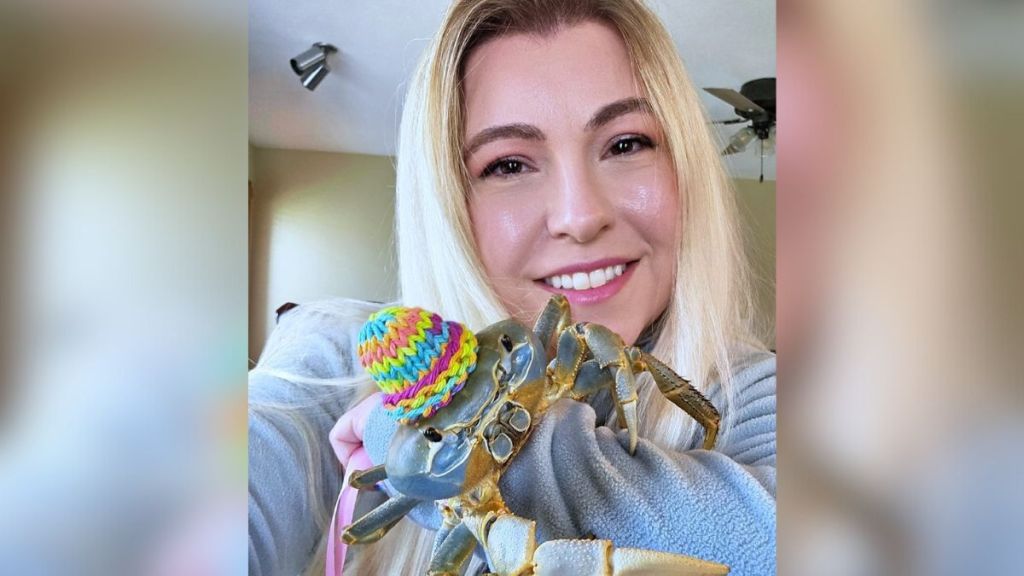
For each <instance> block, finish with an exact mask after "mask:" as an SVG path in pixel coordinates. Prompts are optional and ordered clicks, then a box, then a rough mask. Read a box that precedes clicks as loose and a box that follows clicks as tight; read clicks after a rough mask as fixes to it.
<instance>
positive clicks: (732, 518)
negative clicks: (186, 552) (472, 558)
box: [249, 301, 775, 576]
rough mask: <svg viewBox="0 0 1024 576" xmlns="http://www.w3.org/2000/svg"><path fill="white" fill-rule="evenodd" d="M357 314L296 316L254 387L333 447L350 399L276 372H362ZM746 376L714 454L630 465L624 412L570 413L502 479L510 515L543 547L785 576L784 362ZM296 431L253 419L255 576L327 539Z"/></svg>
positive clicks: (383, 428) (574, 408)
mask: <svg viewBox="0 0 1024 576" xmlns="http://www.w3.org/2000/svg"><path fill="white" fill-rule="evenodd" d="M348 306H350V304H349V303H346V302H345V301H332V302H327V303H316V304H311V305H303V306H300V307H298V308H296V309H294V310H292V311H290V312H288V313H287V314H285V315H284V316H282V318H281V321H280V323H279V325H278V327H277V328H276V329H275V331H274V333H273V334H272V335H271V337H270V340H269V341H268V343H267V346H266V348H265V351H264V353H263V355H262V357H261V359H260V363H259V365H258V366H257V369H256V370H254V371H253V374H252V375H251V376H250V384H249V390H250V391H249V394H250V403H251V404H255V403H259V402H266V401H270V402H275V403H280V404H288V405H292V406H301V412H300V413H301V414H302V417H301V420H298V422H299V423H300V425H306V426H308V427H309V429H310V430H312V431H315V432H316V433H319V434H322V435H323V436H324V437H326V435H327V433H328V432H329V431H330V429H331V427H332V426H333V424H334V421H335V420H336V419H337V417H338V416H339V415H340V414H341V413H342V412H343V411H344V409H345V406H346V405H347V402H348V398H347V397H345V395H344V394H339V393H337V392H336V391H335V392H333V393H331V394H327V395H326V396H325V394H324V391H323V390H321V389H318V388H317V387H306V386H295V385H294V384H291V383H288V382H285V381H283V380H280V379H278V378H276V377H273V376H271V375H269V374H267V371H268V370H285V371H288V372H290V373H293V374H299V375H305V376H314V377H318V378H329V377H338V376H345V375H349V374H352V373H353V371H354V370H356V369H357V366H358V363H357V360H356V358H355V352H354V348H355V342H356V337H357V334H358V330H359V328H360V326H361V322H359V321H353V317H354V316H355V314H351V313H348V314H346V313H345V312H346V311H348V312H351V308H348ZM734 371H735V374H736V376H735V389H736V399H737V402H736V406H735V408H734V411H735V413H734V414H731V415H728V414H723V419H722V420H723V423H729V422H731V430H728V431H727V433H724V434H723V436H724V440H725V441H724V442H722V441H720V442H719V445H718V446H716V448H715V451H713V452H708V451H705V450H699V449H696V447H695V446H692V445H691V446H680V447H679V448H678V449H677V450H663V449H660V448H658V447H656V446H654V445H653V444H652V443H650V442H647V441H645V440H643V439H641V441H640V444H639V446H638V447H637V451H636V454H635V455H632V456H630V455H629V453H628V450H627V447H628V438H627V436H626V433H625V432H624V431H619V430H612V429H611V428H608V427H605V426H602V424H603V420H602V419H601V418H600V417H599V416H598V415H599V414H600V415H604V414H607V413H610V412H611V406H610V405H608V400H607V396H603V397H599V398H597V399H595V400H594V401H593V402H592V404H594V407H592V406H591V405H588V404H583V403H579V402H574V401H571V400H563V401H561V402H559V403H557V404H556V405H555V406H553V407H552V409H551V410H550V411H549V412H548V413H547V414H546V415H545V416H544V418H543V419H542V420H541V423H540V425H539V426H538V428H537V430H535V432H534V433H533V435H532V437H531V440H530V442H529V444H528V445H527V447H526V448H525V449H524V450H523V451H522V452H521V453H520V454H519V455H517V457H516V460H515V461H514V462H513V464H512V465H511V466H510V467H509V469H508V471H507V472H506V473H505V475H504V476H503V477H502V481H501V489H502V494H503V496H504V497H505V499H506V501H507V503H508V505H509V507H510V508H511V509H512V511H513V512H515V513H516V514H519V515H520V516H523V517H526V518H530V519H533V520H536V521H537V524H538V536H539V539H540V540H542V541H543V540H547V539H551V538H573V537H580V536H585V535H594V536H596V537H598V538H606V539H609V540H612V541H613V542H615V544H616V545H617V546H629V547H637V548H651V549H657V550H664V551H668V552H676V553H681V554H688V555H692V556H697V557H700V558H704V559H709V560H714V561H717V562H722V563H725V564H728V565H729V566H730V567H731V569H732V571H731V573H732V574H735V575H747V574H758V575H760V574H774V573H775V357H774V356H773V355H770V354H767V353H755V352H752V353H751V354H749V355H748V356H747V357H746V358H745V359H744V360H743V361H741V362H740V363H739V364H738V365H737V366H735V367H734ZM721 396H722V394H721V390H720V388H719V387H718V386H713V387H712V390H711V391H710V393H709V398H710V400H711V401H712V402H713V403H714V404H715V405H716V406H719V407H721V406H723V405H724V403H723V399H722V397H721ZM595 407H596V408H597V410H596V411H595ZM641 417H643V415H642V414H641ZM296 421H297V420H296V419H286V418H281V417H277V416H275V415H273V414H266V413H264V412H261V411H253V410H250V417H249V446H250V447H249V458H250V463H249V571H250V574H257V575H275V576H276V575H288V576H292V575H294V574H296V573H297V572H298V571H299V570H301V568H302V567H303V566H304V565H305V563H306V562H307V561H308V559H309V554H310V553H311V552H312V550H313V549H314V548H315V546H316V544H317V542H318V538H319V531H318V529H317V527H316V526H315V524H314V521H313V518H312V513H311V512H310V510H311V503H310V502H308V499H307V495H306V490H305V486H306V479H305V475H306V473H307V472H306V466H305V465H304V464H303V461H304V458H305V455H304V452H303V449H302V446H303V444H302V442H301V438H302V436H301V434H302V432H301V431H300V430H299V429H298V426H297V425H296ZM726 425H728V424H726ZM395 429H396V425H395V424H394V422H393V421H391V420H390V419H389V418H388V417H387V416H386V415H385V414H384V413H383V411H382V410H377V411H375V412H373V413H372V414H371V415H370V418H369V421H368V422H367V427H366V435H365V443H366V448H367V452H368V453H369V455H370V457H371V459H372V460H373V461H374V462H375V463H380V462H382V461H383V459H384V455H385V454H386V453H387V447H388V444H389V442H390V438H391V436H392V435H393V433H394V431H395ZM723 432H726V431H723ZM322 448H323V449H322V451H321V454H319V455H316V456H318V459H319V461H320V471H319V474H320V475H321V481H322V482H323V483H324V486H325V494H324V503H323V505H324V506H331V505H333V500H334V498H335V497H336V495H337V491H338V489H339V479H340V473H339V470H338V466H337V464H336V462H335V461H334V457H333V453H332V452H331V449H330V446H329V445H328V443H327V442H326V438H325V439H324V442H323V444H322ZM412 517H413V519H414V520H416V521H417V522H419V523H421V524H423V525H426V526H428V527H430V528H434V529H436V528H437V527H438V525H439V518H438V516H437V514H436V512H435V511H434V510H433V509H432V507H430V506H429V505H423V506H421V508H419V509H417V510H416V511H414V513H413V514H412Z"/></svg>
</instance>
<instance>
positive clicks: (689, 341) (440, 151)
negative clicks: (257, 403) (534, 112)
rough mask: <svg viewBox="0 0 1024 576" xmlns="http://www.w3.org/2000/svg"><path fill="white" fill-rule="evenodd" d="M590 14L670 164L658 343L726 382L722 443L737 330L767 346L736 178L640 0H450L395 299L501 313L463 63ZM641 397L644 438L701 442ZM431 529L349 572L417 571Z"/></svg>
mask: <svg viewBox="0 0 1024 576" xmlns="http://www.w3.org/2000/svg"><path fill="white" fill-rule="evenodd" d="M585 21H599V22H603V23H606V24H609V25H611V26H612V27H614V28H615V29H616V30H618V32H619V34H620V35H621V36H622V39H623V40H624V41H625V44H626V46H627V49H628V51H629V55H630V59H631V62H632V64H633V66H634V70H635V72H636V78H637V81H638V82H639V85H640V88H641V89H642V91H643V92H644V94H645V95H646V96H647V98H648V100H649V101H650V102H651V106H652V108H653V112H654V115H655V117H656V118H657V120H658V121H659V122H660V124H661V126H662V128H663V130H664V134H665V137H666V142H667V144H668V149H669V150H670V154H671V157H672V161H673V165H674V166H675V177H676V179H677V184H678V186H677V188H678V190H679V193H680V196H681V198H680V200H681V202H680V205H681V206H682V209H681V212H680V224H681V226H680V229H681V230H682V231H683V232H682V234H681V237H680V240H679V242H680V245H679V247H678V255H679V256H678V268H677V269H678V279H677V282H676V283H675V287H674V291H673V295H672V298H671V301H670V303H669V307H668V309H667V310H666V313H665V314H664V315H663V317H662V322H663V324H662V326H661V330H660V334H659V336H658V338H657V340H656V343H655V345H654V349H653V353H654V354H655V355H656V356H657V357H659V358H661V359H662V360H664V361H665V362H666V363H668V364H669V365H670V366H672V367H674V368H675V369H676V370H677V371H678V372H679V373H680V374H682V375H684V376H685V377H686V378H688V379H690V380H691V381H692V382H693V384H694V386H696V387H697V388H698V389H700V390H703V391H707V390H708V387H709V385H710V383H711V382H713V381H717V382H719V383H720V385H721V386H722V392H723V393H722V395H721V398H722V399H723V400H722V402H723V403H724V405H721V406H719V408H720V410H721V411H722V413H723V416H724V417H723V423H722V424H723V427H722V432H721V435H720V440H719V442H728V435H729V431H730V428H731V425H730V424H731V422H730V419H729V417H730V414H731V413H732V410H731V407H732V404H733V390H732V385H731V384H732V373H731V369H730V367H731V365H732V362H731V359H732V356H733V354H734V352H735V350H736V349H737V348H738V346H739V345H742V344H744V343H746V344H753V345H754V346H756V347H762V346H761V345H760V343H759V342H758V341H757V339H756V338H754V337H753V335H752V331H751V330H750V326H751V324H750V322H751V317H750V316H751V313H752V310H753V307H752V303H751V296H750V288H749V280H748V271H747V267H746V264H745V259H744V255H743V246H742V242H741V238H740V234H739V230H738V224H737V219H736V215H735V206H734V200H733V197H732V190H731V184H730V181H729V179H728V177H727V176H726V173H725V170H724V169H723V167H722V164H721V161H720V158H719V155H718V147H717V145H716V142H715V140H714V139H713V137H712V135H711V132H710V130H709V129H708V125H707V120H706V117H705V114H704V110H703V107H702V105H701V102H700V100H699V98H698V95H697V93H696V91H695V90H694V88H693V85H692V84H691V82H690V80H689V78H688V76H687V74H686V72H685V70H684V68H683V65H682V61H681V59H680V58H679V55H678V53H677V52H676V49H675V45H674V44H673V42H672V39H671V37H670V36H669V34H668V32H667V31H666V30H665V28H664V27H663V26H662V25H661V22H660V21H659V20H658V18H657V17H656V16H655V15H654V14H653V13H652V12H651V11H650V10H649V9H648V8H647V7H646V6H645V5H644V4H643V3H642V2H640V1H639V0H457V1H455V2H453V3H452V5H451V6H450V7H449V10H448V13H447V15H446V17H445V20H444V23H443V24H442V26H441V30H440V32H439V33H438V34H437V36H436V37H435V38H434V40H433V42H432V43H431V44H430V46H429V48H428V49H427V52H426V54H425V55H424V57H423V59H422V60H421V62H420V64H419V67H418V68H417V71H416V74H415V77H414V79H413V82H412V84H411V85H410V88H409V92H408V94H407V96H406V101H405V109H404V112H403V115H402V124H401V130H400V141H399V147H398V159H397V185H396V194H397V207H396V210H397V215H396V227H397V237H398V259H399V282H400V289H401V299H402V301H403V302H404V303H406V304H408V305H416V306H422V307H424V308H427V309H430V310H434V311H437V312H438V313H439V314H441V315H442V316H443V317H446V318H453V319H458V320H459V321H461V322H463V323H465V324H467V325H468V326H469V327H470V328H472V329H480V328H482V327H484V326H487V325H489V324H492V323H494V322H496V321H498V320H500V319H502V318H505V317H508V315H509V314H508V311H507V310H505V308H504V307H503V306H502V304H501V302H500V300H499V299H498V297H497V295H496V293H495V292H494V290H493V289H492V287H491V285H490V284H489V281H488V278H487V277H486V275H485V273H484V267H483V265H482V263H481V261H480V257H479V255H478V254H477V252H476V247H475V242H474V240H473V234H472V230H471V223H470V218H469V212H468V208H467V204H466V198H467V191H468V190H469V185H468V178H467V174H466V168H465V165H464V162H463V153H462V150H463V138H464V135H463V116H464V110H463V108H462V106H463V104H462V91H461V76H462V66H463V63H464V62H465V61H466V59H467V57H468V55H469V53H470V52H471V51H472V50H473V48H475V47H476V46H479V45H480V44H482V43H483V42H486V41H487V40H489V39H492V38H495V37H498V36H501V35H506V34H535V35H551V34H553V33H556V32H557V31H558V30H560V29H562V28H564V27H569V26H572V25H575V24H579V23H582V22H585ZM369 386H370V385H369V384H368V385H367V388H365V389H364V390H363V393H366V394H368V393H369V392H370V391H371V390H372V389H371V388H369ZM639 409H640V414H641V423H640V434H641V436H643V437H644V438H647V439H648V440H651V441H653V442H655V443H657V444H659V445H661V446H663V447H666V448H669V449H676V450H678V449H683V448H687V447H690V446H693V445H695V443H696V435H697V434H698V428H697V426H696V424H695V423H694V422H693V420H692V419H691V418H689V417H688V416H687V415H685V414H684V413H683V412H682V411H681V410H679V409H678V408H677V407H675V406H674V405H673V404H671V403H670V402H668V401H667V400H665V399H664V397H663V396H661V394H660V393H659V392H658V391H657V388H656V387H654V386H651V385H650V382H647V381H646V380H645V381H643V383H642V384H641V390H640V406H639ZM609 416H610V415H609ZM432 539H433V533H432V532H430V531H427V530H425V529H421V528H419V527H418V526H416V525H415V524H413V523H412V522H410V521H408V520H405V521H403V522H402V523H401V524H400V525H399V526H398V527H396V528H395V529H393V530H392V534H389V535H388V536H387V537H386V538H385V540H384V541H382V542H381V543H378V544H377V545H374V546H370V547H366V548H364V549H362V550H361V551H360V552H359V553H358V557H357V558H356V559H355V560H357V562H359V563H360V564H359V565H360V568H359V569H357V572H358V573H371V574H377V573H380V574H423V573H425V572H426V567H427V561H428V559H429V558H428V554H429V550H430V545H431V543H432ZM321 566H322V565H321ZM320 573H322V568H321V572H320Z"/></svg>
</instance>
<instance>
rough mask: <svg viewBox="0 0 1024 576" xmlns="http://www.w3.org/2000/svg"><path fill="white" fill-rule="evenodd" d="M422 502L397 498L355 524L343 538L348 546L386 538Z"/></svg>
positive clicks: (403, 497) (405, 497) (407, 497)
mask: <svg viewBox="0 0 1024 576" xmlns="http://www.w3.org/2000/svg"><path fill="white" fill-rule="evenodd" d="M420 502H422V500H418V499H416V498H410V497H409V496H402V495H399V496H395V497H392V498H390V499H389V500H387V501H386V502H384V503H383V504H381V505H380V506H378V507H376V508H374V509H373V510H372V511H370V512H369V513H367V514H366V516H363V517H362V518H360V519H359V520H356V521H355V522H353V523H352V524H351V525H350V526H349V527H348V528H345V532H344V533H342V535H341V538H342V540H344V541H345V543H346V544H367V543H369V542H376V541H377V540H380V539H381V538H383V537H384V535H385V534H387V533H388V530H391V529H392V528H393V527H394V526H395V524H398V521H399V520H401V519H402V518H405V515H406V514H408V513H409V511H410V510H412V509H413V508H415V507H416V505H417V504H419V503H420Z"/></svg>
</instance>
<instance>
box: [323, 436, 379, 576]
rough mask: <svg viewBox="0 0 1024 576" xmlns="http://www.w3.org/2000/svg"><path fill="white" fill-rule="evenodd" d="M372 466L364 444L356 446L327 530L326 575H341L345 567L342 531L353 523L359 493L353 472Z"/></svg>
mask: <svg viewBox="0 0 1024 576" xmlns="http://www.w3.org/2000/svg"><path fill="white" fill-rule="evenodd" d="M371 466H373V463H372V462H370V457H369V456H367V455H366V450H365V449H364V448H363V447H362V446H360V447H359V448H356V450H355V452H353V453H352V456H351V458H349V461H348V469H347V470H345V478H344V479H343V480H342V485H341V492H340V493H339V494H338V503H337V504H335V505H334V516H332V517H331V526H330V528H329V529H328V531H327V564H326V567H327V569H326V576H341V573H342V570H344V569H345V552H346V551H347V549H348V546H347V545H346V544H345V542H344V541H343V540H342V539H341V531H342V530H343V529H344V528H345V527H346V526H348V525H349V524H351V523H352V512H353V511H354V510H355V508H356V496H358V495H359V491H358V490H356V489H355V488H353V487H352V485H351V484H349V480H350V479H351V477H352V472H353V471H355V470H365V469H367V468H369V467H371Z"/></svg>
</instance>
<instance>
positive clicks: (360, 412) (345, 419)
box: [330, 392, 383, 470]
mask: <svg viewBox="0 0 1024 576" xmlns="http://www.w3.org/2000/svg"><path fill="white" fill-rule="evenodd" d="M382 397H383V394H381V393H380V392H376V393H374V394H371V395H370V396H369V397H368V398H366V399H365V400H363V401H362V402H360V403H358V404H356V405H355V406H353V407H352V408H350V409H349V411H348V412H345V413H344V414H342V415H341V418H338V422H337V423H336V424H335V425H334V428H332V429H331V434H330V441H331V448H333V449H334V454H335V456H337V457H338V461H339V462H341V465H342V467H344V468H345V470H348V465H349V460H351V458H352V455H353V454H354V453H355V452H356V451H357V450H359V449H360V448H362V446H363V430H364V429H365V428H366V419H367V418H369V416H370V411H372V410H373V409H374V408H376V407H377V406H379V405H380V403H381V401H382Z"/></svg>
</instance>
